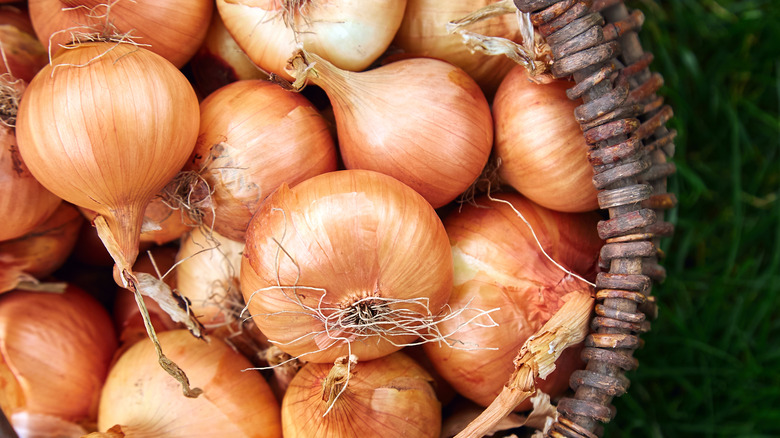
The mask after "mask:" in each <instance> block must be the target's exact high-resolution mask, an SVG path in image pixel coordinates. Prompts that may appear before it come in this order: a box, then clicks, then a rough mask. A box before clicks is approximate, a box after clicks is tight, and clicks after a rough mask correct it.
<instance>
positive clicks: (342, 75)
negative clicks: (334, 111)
mask: <svg viewBox="0 0 780 438" xmlns="http://www.w3.org/2000/svg"><path fill="white" fill-rule="evenodd" d="M287 73H288V74H290V75H291V76H292V77H293V78H295V82H293V84H292V87H293V88H294V89H296V90H301V89H303V87H304V86H305V85H306V83H308V82H311V83H312V84H314V85H317V86H318V87H320V88H322V89H323V90H325V92H326V93H327V94H328V96H329V97H331V98H332V99H334V100H344V98H345V96H347V95H349V94H350V93H351V91H350V89H351V85H350V75H351V74H352V72H350V71H347V70H342V69H340V68H338V67H336V66H335V65H333V64H332V63H331V62H330V61H328V60H326V59H325V58H323V57H321V56H319V55H317V54H315V53H311V52H307V51H305V50H303V49H299V50H298V51H297V52H296V53H295V55H293V57H292V58H290V61H289V63H288V68H287Z"/></svg>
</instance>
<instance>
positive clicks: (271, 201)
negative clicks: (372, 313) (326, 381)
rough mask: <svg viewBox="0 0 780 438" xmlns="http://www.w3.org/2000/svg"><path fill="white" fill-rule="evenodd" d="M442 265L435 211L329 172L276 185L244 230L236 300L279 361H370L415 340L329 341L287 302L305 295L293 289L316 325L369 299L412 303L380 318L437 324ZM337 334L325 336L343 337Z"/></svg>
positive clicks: (444, 249) (448, 275) (381, 182)
mask: <svg viewBox="0 0 780 438" xmlns="http://www.w3.org/2000/svg"><path fill="white" fill-rule="evenodd" d="M277 242H278V243H277ZM282 249H283V251H284V252H282ZM288 255H289V256H288ZM451 257H452V256H451V255H450V249H449V244H448V241H447V236H446V233H445V231H444V228H443V226H442V224H441V221H440V219H439V218H438V216H437V215H436V212H435V210H433V208H432V207H431V206H430V205H429V204H428V203H427V202H426V201H425V200H424V199H423V198H422V197H421V196H420V195H419V194H417V193H416V192H415V191H413V190H412V189H411V188H409V187H407V186H405V185H404V184H402V183H400V182H399V181H398V180H396V179H393V178H391V177H389V176H386V175H382V174H379V173H377V172H371V171H365V170H343V171H337V172H330V173H327V174H323V175H319V176H316V177H313V178H310V179H308V180H306V181H304V182H302V183H301V184H299V185H297V186H296V187H294V188H292V189H289V188H287V186H286V185H283V186H282V187H280V188H279V189H278V190H277V191H276V192H275V193H274V194H273V195H271V196H270V197H269V198H268V199H267V200H266V202H265V203H263V204H262V205H261V207H260V209H259V210H258V212H257V214H255V216H254V218H253V219H252V222H250V225H249V229H248V230H247V239H246V249H245V250H244V258H243V260H242V264H241V291H242V293H243V295H244V299H245V301H246V302H247V304H248V309H249V314H250V315H252V316H253V318H254V321H255V323H256V324H257V326H258V328H260V330H261V331H262V332H263V333H264V334H265V335H266V336H267V337H268V338H269V340H270V341H271V342H273V343H277V345H278V346H279V347H280V348H281V349H282V350H284V351H285V352H287V353H288V354H290V355H292V356H295V357H299V356H300V357H301V358H302V359H304V360H306V361H311V362H330V363H332V361H333V360H335V359H336V358H337V357H340V356H344V355H346V354H348V353H351V354H355V355H357V356H358V357H359V358H360V359H361V360H370V359H373V358H377V357H381V356H384V355H387V354H390V353H392V352H394V351H397V350H398V349H400V348H401V345H404V344H406V343H410V342H412V341H415V339H416V338H417V336H416V335H415V334H414V333H412V334H409V332H406V333H405V334H403V335H400V334H398V333H395V334H394V335H393V336H389V335H388V336H387V337H388V338H389V339H390V341H388V340H387V339H380V336H379V335H378V334H371V335H369V336H366V337H362V338H360V339H356V338H353V339H352V340H351V341H350V342H348V343H347V342H343V341H334V340H332V339H331V338H330V337H329V335H328V334H326V333H324V331H325V324H324V323H323V322H322V321H321V320H320V319H318V318H317V317H315V314H314V313H313V312H312V311H310V309H309V310H306V309H304V308H302V307H301V305H299V304H298V301H297V299H296V298H294V297H292V295H294V290H293V287H292V286H294V285H299V286H302V287H307V288H315V289H299V290H298V297H297V298H298V299H300V302H301V303H304V304H305V305H306V306H310V308H313V309H320V310H321V311H322V314H323V315H322V316H328V315H330V316H331V317H333V316H334V315H335V314H336V313H337V312H336V310H337V309H348V310H350V311H351V310H354V309H355V302H356V301H358V300H360V299H362V298H369V297H374V298H376V299H377V300H385V299H387V300H396V301H397V300H417V301H415V302H414V303H410V302H407V303H401V302H395V303H392V304H390V305H389V306H388V307H387V309H388V310H389V309H393V310H399V309H408V310H409V311H410V312H419V313H423V314H424V313H426V312H430V313H431V314H432V315H437V314H438V313H439V311H440V310H441V309H442V305H443V304H444V303H445V302H446V300H447V298H448V295H449V292H450V289H451V285H452V283H451V282H452V258H451ZM291 258H292V260H294V262H292V261H291ZM278 285H282V286H286V287H284V288H279V287H276V286H278ZM264 288H269V289H266V290H265V291H261V292H258V293H257V294H255V293H254V292H255V291H258V290H260V289H264ZM323 291H325V292H323ZM285 294H287V295H285ZM323 294H324V296H323ZM369 307H370V308H371V309H374V310H375V309H376V307H374V303H370V305H369ZM391 320H392V319H391ZM358 325H359V326H360V327H361V328H365V327H366V325H365V324H363V323H362V322H361V323H360V324H358ZM337 327H341V325H339V324H336V327H330V329H329V330H330V332H329V333H330V335H333V336H349V335H348V334H346V333H341V332H340V331H339V329H338V328H337ZM298 338H300V339H298ZM393 343H395V345H393ZM326 347H327V348H326ZM348 347H351V350H350V349H349V348H348ZM319 350H322V351H319Z"/></svg>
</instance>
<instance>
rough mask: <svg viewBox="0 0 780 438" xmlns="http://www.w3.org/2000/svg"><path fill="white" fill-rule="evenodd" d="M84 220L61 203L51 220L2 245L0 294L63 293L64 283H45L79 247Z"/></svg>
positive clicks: (77, 212)
mask: <svg viewBox="0 0 780 438" xmlns="http://www.w3.org/2000/svg"><path fill="white" fill-rule="evenodd" d="M83 223H84V218H83V217H82V216H81V213H79V211H78V209H77V208H76V207H74V206H72V205H70V204H68V203H65V202H61V203H60V206H59V208H57V210H55V211H54V213H53V214H52V215H51V216H49V218H48V219H47V220H46V221H45V222H44V223H43V224H41V225H39V226H38V227H37V228H34V229H33V230H32V231H31V232H29V233H28V234H26V235H24V236H22V237H18V238H16V239H13V240H7V241H3V242H0V293H3V292H7V291H10V290H13V289H19V288H21V289H26V290H31V289H32V290H50V286H55V288H54V289H53V290H54V291H61V288H60V287H58V286H61V284H53V285H52V284H42V283H41V282H40V281H39V280H44V279H45V278H46V277H47V276H49V275H51V274H52V273H54V271H56V270H57V269H59V268H60V266H62V265H63V263H65V260H66V259H67V258H68V257H69V256H70V254H71V252H72V251H73V248H74V246H75V245H76V240H77V239H78V237H79V231H80V230H81V225H82V224H83Z"/></svg>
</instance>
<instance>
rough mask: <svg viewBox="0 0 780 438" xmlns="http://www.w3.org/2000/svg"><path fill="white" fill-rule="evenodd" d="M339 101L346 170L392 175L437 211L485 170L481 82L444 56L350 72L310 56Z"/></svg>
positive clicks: (489, 136) (487, 128)
mask: <svg viewBox="0 0 780 438" xmlns="http://www.w3.org/2000/svg"><path fill="white" fill-rule="evenodd" d="M305 56H306V58H307V61H308V62H309V65H313V67H312V70H313V71H314V72H313V73H310V74H309V75H308V78H309V80H310V81H311V82H312V83H314V84H316V85H318V86H320V87H322V89H323V90H325V92H326V93H327V94H328V96H329V97H330V99H331V102H332V103H333V111H334V114H335V118H336V129H337V131H338V140H339V150H340V152H341V157H342V159H343V160H344V165H345V166H346V168H347V169H367V170H373V171H377V172H381V173H384V174H386V175H390V176H392V177H394V178H397V179H398V180H400V181H401V182H403V183H405V184H407V185H408V186H410V187H412V188H413V189H415V190H416V191H418V192H419V193H420V194H422V195H423V196H424V197H425V199H426V200H427V201H428V202H430V203H431V205H433V207H434V208H439V207H442V206H444V205H446V204H447V203H449V202H450V201H452V200H454V199H455V198H456V197H457V196H458V195H460V194H461V193H463V192H464V191H465V190H466V189H467V188H468V187H469V186H470V185H471V184H472V183H473V182H474V180H475V179H476V178H477V177H478V176H479V175H480V173H481V172H482V169H483V168H484V166H485V164H486V163H487V160H488V157H489V155H490V151H491V148H492V144H493V119H492V117H491V114H490V107H489V106H488V102H487V99H486V98H485V95H484V94H483V93H482V90H481V89H480V88H479V86H478V85H477V83H476V82H474V80H473V79H471V78H470V77H469V76H468V75H467V74H466V73H465V72H464V71H463V70H461V69H460V68H458V67H456V66H454V65H452V64H450V63H448V62H444V61H441V60H437V59H431V58H413V59H403V60H400V61H396V62H393V63H390V64H387V65H384V66H382V67H378V68H376V69H373V70H369V71H365V72H360V73H351V72H347V71H343V70H338V69H335V68H333V66H328V65H327V64H325V62H324V61H322V60H321V59H319V58H318V57H317V56H315V55H311V54H309V55H305Z"/></svg>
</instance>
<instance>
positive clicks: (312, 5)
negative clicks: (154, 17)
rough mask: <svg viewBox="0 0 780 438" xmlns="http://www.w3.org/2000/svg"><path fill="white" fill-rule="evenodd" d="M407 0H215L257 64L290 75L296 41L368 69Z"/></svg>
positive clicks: (346, 64) (339, 63)
mask: <svg viewBox="0 0 780 438" xmlns="http://www.w3.org/2000/svg"><path fill="white" fill-rule="evenodd" d="M405 7H406V0H293V1H280V0H250V1H245V0H217V9H218V10H219V14H220V16H221V17H222V20H223V21H224V23H225V27H227V29H228V30H229V31H230V33H231V35H233V38H235V40H236V42H238V44H239V45H240V46H241V48H242V49H244V51H245V52H246V53H247V55H249V57H250V58H251V59H252V61H254V63H255V64H257V65H258V66H260V68H262V69H263V70H265V71H267V72H269V73H275V74H277V75H282V76H284V77H287V78H288V79H289V78H290V77H289V75H288V73H286V72H285V65H286V64H287V60H288V59H289V58H290V57H291V56H292V54H293V52H294V51H295V49H296V48H297V47H298V45H299V44H300V45H302V46H303V47H304V48H305V49H306V50H308V51H311V52H313V53H317V54H318V55H320V56H322V57H323V58H325V59H327V60H329V61H330V62H332V63H333V64H335V65H337V66H338V67H340V68H343V69H346V70H350V71H361V70H364V69H366V68H367V67H368V66H369V65H370V64H371V63H372V62H373V61H374V60H376V59H377V58H378V57H379V56H380V55H381V54H382V53H384V51H385V50H386V49H387V48H388V46H389V45H390V42H391V41H392V40H393V36H394V35H395V33H396V31H397V30H398V26H399V25H400V24H401V19H402V18H403V14H404V8H405Z"/></svg>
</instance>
